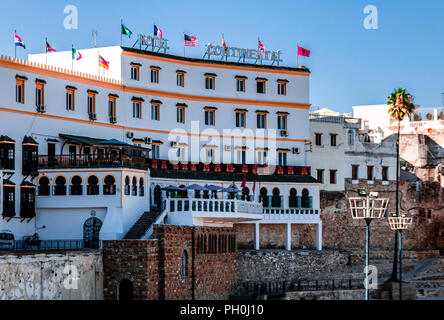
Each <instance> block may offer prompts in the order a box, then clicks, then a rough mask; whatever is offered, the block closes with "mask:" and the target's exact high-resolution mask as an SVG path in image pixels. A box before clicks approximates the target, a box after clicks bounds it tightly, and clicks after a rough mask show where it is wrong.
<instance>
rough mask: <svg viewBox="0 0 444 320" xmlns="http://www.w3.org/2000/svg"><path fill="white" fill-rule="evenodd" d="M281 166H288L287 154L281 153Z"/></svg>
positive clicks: (279, 154)
mask: <svg viewBox="0 0 444 320" xmlns="http://www.w3.org/2000/svg"><path fill="white" fill-rule="evenodd" d="M278 157H279V165H280V166H286V165H287V152H279V153H278Z"/></svg>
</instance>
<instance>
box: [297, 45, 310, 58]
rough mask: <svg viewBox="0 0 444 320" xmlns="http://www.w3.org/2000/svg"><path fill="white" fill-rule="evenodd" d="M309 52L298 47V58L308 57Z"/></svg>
mask: <svg viewBox="0 0 444 320" xmlns="http://www.w3.org/2000/svg"><path fill="white" fill-rule="evenodd" d="M310 52H311V51H310V50H308V49H304V48H302V47H299V46H298V56H304V57H309V56H310Z"/></svg>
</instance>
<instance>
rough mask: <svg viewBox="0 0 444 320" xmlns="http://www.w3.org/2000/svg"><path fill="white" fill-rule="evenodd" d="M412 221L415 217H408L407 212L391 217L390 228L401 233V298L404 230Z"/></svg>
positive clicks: (400, 290)
mask: <svg viewBox="0 0 444 320" xmlns="http://www.w3.org/2000/svg"><path fill="white" fill-rule="evenodd" d="M412 221H413V218H407V217H406V216H405V214H402V215H401V216H400V217H389V224H390V228H391V229H392V230H395V231H398V234H399V300H402V230H407V229H408V228H409V227H410V225H411V224H412Z"/></svg>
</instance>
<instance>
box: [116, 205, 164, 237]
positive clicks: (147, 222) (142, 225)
mask: <svg viewBox="0 0 444 320" xmlns="http://www.w3.org/2000/svg"><path fill="white" fill-rule="evenodd" d="M159 214H160V212H158V211H151V212H144V213H143V214H142V216H141V217H140V218H139V220H137V221H136V223H135V224H134V225H133V226H132V227H131V229H130V230H129V231H128V233H127V234H126V235H125V236H124V237H123V239H124V240H138V239H140V238H142V237H143V236H144V235H145V233H146V232H147V231H148V229H149V228H150V227H151V225H152V224H153V223H154V221H155V220H156V218H157V217H158V216H159Z"/></svg>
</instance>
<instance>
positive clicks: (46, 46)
mask: <svg viewBox="0 0 444 320" xmlns="http://www.w3.org/2000/svg"><path fill="white" fill-rule="evenodd" d="M47 43H48V38H45V51H46V57H45V58H46V64H48V45H47ZM71 55H72V52H71Z"/></svg>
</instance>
